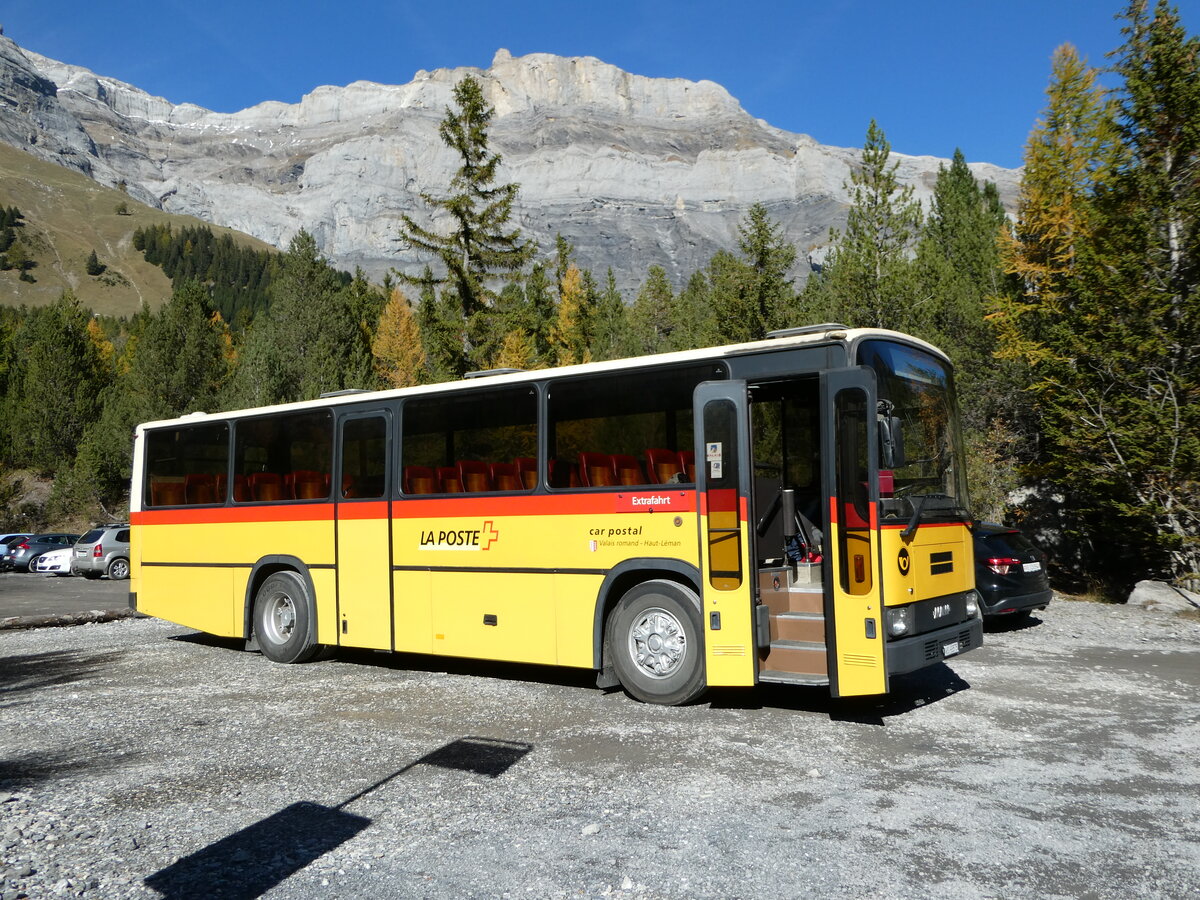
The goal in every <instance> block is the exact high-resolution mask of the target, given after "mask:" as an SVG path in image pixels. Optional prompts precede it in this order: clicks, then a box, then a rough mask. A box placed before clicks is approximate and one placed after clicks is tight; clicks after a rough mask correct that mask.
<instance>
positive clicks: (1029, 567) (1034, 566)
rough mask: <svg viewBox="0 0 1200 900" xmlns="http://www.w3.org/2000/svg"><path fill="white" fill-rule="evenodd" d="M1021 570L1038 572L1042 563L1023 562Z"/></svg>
mask: <svg viewBox="0 0 1200 900" xmlns="http://www.w3.org/2000/svg"><path fill="white" fill-rule="evenodd" d="M1021 570H1022V571H1023V572H1040V571H1042V564H1041V563H1040V562H1031V563H1023V564H1022V565H1021Z"/></svg>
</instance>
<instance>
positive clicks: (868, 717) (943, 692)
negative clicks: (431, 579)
mask: <svg viewBox="0 0 1200 900" xmlns="http://www.w3.org/2000/svg"><path fill="white" fill-rule="evenodd" d="M1037 621H1038V620H1034V622H1035V623H1036V622H1037ZM173 640H178V641H186V642H188V643H195V644H204V645H206V646H211V647H220V648H224V649H228V650H236V651H238V652H241V651H242V650H243V648H244V647H245V641H242V640H239V639H236V638H234V639H231V638H218V637H214V636H212V635H209V634H203V633H193V634H186V635H180V636H178V637H176V638H173ZM329 659H330V660H335V661H337V662H340V663H345V664H349V665H356V666H364V667H372V668H381V669H391V670H395V671H406V672H437V673H444V674H447V675H468V676H478V677H483V678H495V679H500V680H502V681H520V682H528V683H530V684H540V685H552V686H559V687H567V688H579V689H582V690H587V691H591V692H594V693H595V694H596V696H597V697H600V696H604V695H608V694H613V693H620V692H621V689H620V688H619V687H618V688H605V689H599V688H597V687H596V673H595V672H594V671H592V670H591V669H567V668H560V667H557V666H541V665H535V664H532V663H512V662H500V661H495V660H474V659H462V658H458V657H448V656H426V655H422V654H416V653H387V652H380V651H376V650H360V649H355V648H334V649H332V650H331V656H330V657H329ZM970 687H971V685H970V683H969V682H967V681H966V680H965V679H963V678H962V677H960V676H959V675H958V674H956V673H955V672H954V670H953V669H951V668H950V667H949V666H948V665H946V664H945V663H938V664H936V665H932V666H929V667H927V668H924V669H918V670H917V671H915V672H910V673H908V674H907V675H895V676H892V678H891V686H890V690H889V693H887V694H882V695H879V696H872V697H848V698H834V697H831V696H830V695H829V688H828V687H808V686H804V685H784V684H767V683H763V684H759V685H757V686H756V687H744V688H743V687H739V688H712V689H710V690H709V691H708V692H707V693H706V694H705V695H704V696H703V697H702V698H701V699H700V700H699V701H698V702H699V703H700V704H701V705H703V704H708V705H710V706H711V707H712V708H714V709H780V710H794V711H796V712H810V713H817V714H822V715H827V716H829V718H830V719H831V720H833V721H835V722H857V723H860V724H864V725H883V724H884V723H885V721H886V720H887V719H889V718H891V717H893V716H901V715H904V714H905V713H909V712H912V711H913V710H914V709H919V708H920V707H922V706H928V705H930V704H931V703H937V702H939V701H941V700H945V699H946V698H947V697H952V696H954V695H955V694H958V693H960V692H962V691H965V690H967V689H969V688H970ZM629 702H630V703H636V702H637V701H635V700H632V699H630V700H629Z"/></svg>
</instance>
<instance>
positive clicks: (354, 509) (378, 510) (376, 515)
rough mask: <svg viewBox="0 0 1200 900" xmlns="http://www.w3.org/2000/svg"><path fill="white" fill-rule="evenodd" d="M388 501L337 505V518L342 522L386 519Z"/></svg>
mask: <svg viewBox="0 0 1200 900" xmlns="http://www.w3.org/2000/svg"><path fill="white" fill-rule="evenodd" d="M387 514H388V501H386V500H371V501H369V502H366V503H339V504H338V507H337V517H338V518H339V519H342V520H347V519H353V520H356V521H357V520H362V519H386V518H387Z"/></svg>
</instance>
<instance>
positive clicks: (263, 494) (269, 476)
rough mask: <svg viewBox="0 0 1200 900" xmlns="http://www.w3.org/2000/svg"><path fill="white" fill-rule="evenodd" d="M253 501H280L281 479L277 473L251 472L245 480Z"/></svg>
mask: <svg viewBox="0 0 1200 900" xmlns="http://www.w3.org/2000/svg"><path fill="white" fill-rule="evenodd" d="M247 481H248V483H249V485H250V496H251V497H252V498H253V499H255V500H282V499H283V479H282V478H280V477H279V473H278V472H251V473H250V476H249V478H248V479H247Z"/></svg>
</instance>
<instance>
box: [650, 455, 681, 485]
mask: <svg viewBox="0 0 1200 900" xmlns="http://www.w3.org/2000/svg"><path fill="white" fill-rule="evenodd" d="M682 471H683V468H682V466H680V464H679V452H678V451H676V450H663V449H662V448H661V447H652V448H650V449H648V450H647V451H646V474H647V475H649V476H650V479H651V481H652V482H653V483H655V484H666V483H667V482H668V481H670V480H671V479H672V478H673V477H674V476H675V475H678V474H679V473H680V472H682Z"/></svg>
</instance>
